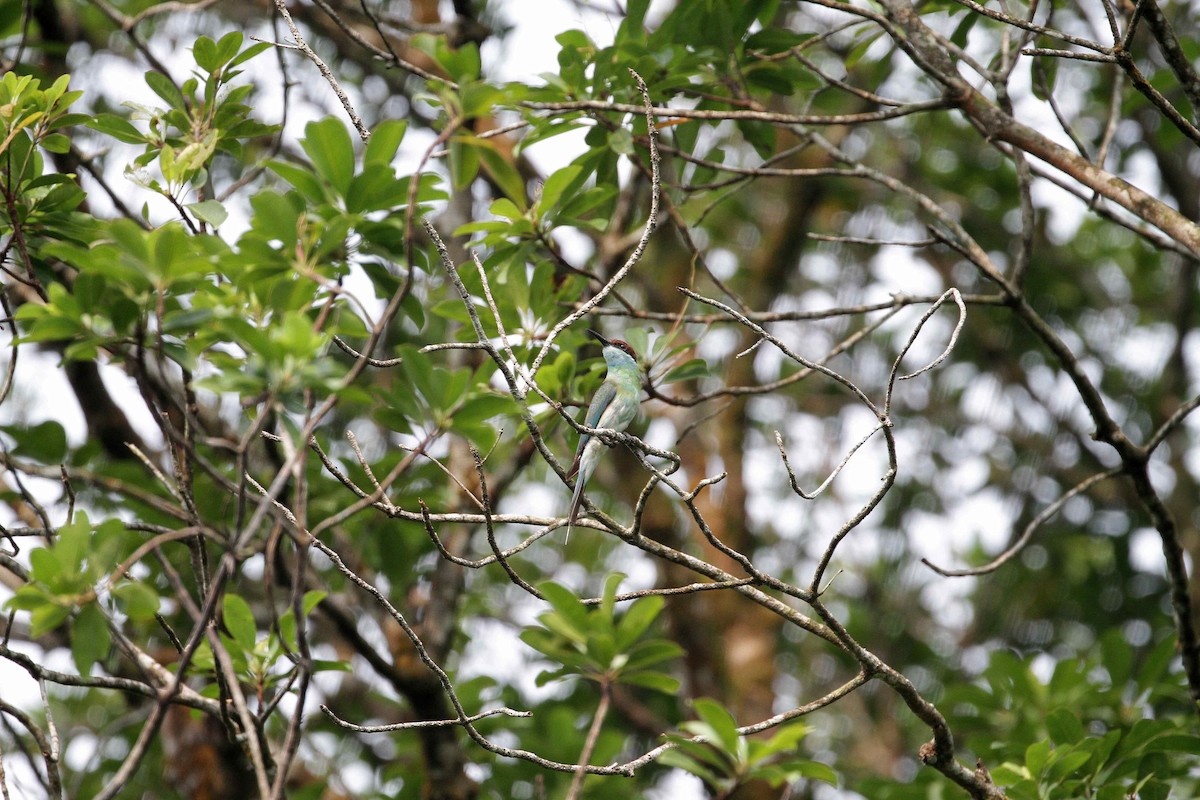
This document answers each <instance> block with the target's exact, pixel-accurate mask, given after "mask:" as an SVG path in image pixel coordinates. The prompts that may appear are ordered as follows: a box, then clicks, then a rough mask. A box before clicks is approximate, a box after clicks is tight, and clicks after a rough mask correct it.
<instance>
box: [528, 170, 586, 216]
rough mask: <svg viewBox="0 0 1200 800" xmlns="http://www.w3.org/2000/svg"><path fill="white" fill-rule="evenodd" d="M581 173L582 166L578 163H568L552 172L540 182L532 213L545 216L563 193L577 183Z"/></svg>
mask: <svg viewBox="0 0 1200 800" xmlns="http://www.w3.org/2000/svg"><path fill="white" fill-rule="evenodd" d="M581 175H583V167H581V166H580V165H578V164H568V165H567V166H565V167H563V168H562V169H559V170H556V171H554V172H552V173H551V174H550V177H548V178H546V182H545V183H543V184H542V191H541V194H539V195H538V198H537V202H536V203H534V213H535V214H536V215H537V216H538V217H544V216H546V214H547V213H549V211H550V210H551V209H553V208H554V207H555V206H556V205H558V202H559V200H561V199H562V197H563V195H564V194H565V193H566V192H567V191H568V190H569V189H571V188H572V187H573V186H576V185H577V181H580V180H581V177H580V176H581Z"/></svg>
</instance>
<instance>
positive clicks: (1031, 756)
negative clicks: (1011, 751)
mask: <svg viewBox="0 0 1200 800" xmlns="http://www.w3.org/2000/svg"><path fill="white" fill-rule="evenodd" d="M1051 750H1052V747H1051V745H1050V742H1048V741H1045V740H1043V741H1040V742H1034V743H1033V744H1031V745H1029V747H1027V748H1025V768H1026V769H1028V770H1029V774H1031V775H1034V776H1037V775H1041V774H1042V770H1044V769H1045V768H1046V763H1047V762H1048V761H1049V760H1050V752H1051Z"/></svg>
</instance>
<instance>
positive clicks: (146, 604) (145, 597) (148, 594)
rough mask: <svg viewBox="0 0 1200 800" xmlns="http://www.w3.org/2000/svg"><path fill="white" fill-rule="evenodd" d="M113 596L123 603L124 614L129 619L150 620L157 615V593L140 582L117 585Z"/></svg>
mask: <svg viewBox="0 0 1200 800" xmlns="http://www.w3.org/2000/svg"><path fill="white" fill-rule="evenodd" d="M113 594H114V595H116V596H117V597H118V598H119V599H120V600H121V601H123V605H124V609H125V613H126V614H128V615H129V617H130V619H135V620H142V621H144V620H151V619H154V615H155V614H157V613H158V608H159V602H160V601H159V597H158V592H156V591H154V589H152V588H151V587H150V586H148V585H147V584H146V583H144V582H142V581H130V582H127V583H122V584H119V585H118V586H116V587H115V588H114V589H113Z"/></svg>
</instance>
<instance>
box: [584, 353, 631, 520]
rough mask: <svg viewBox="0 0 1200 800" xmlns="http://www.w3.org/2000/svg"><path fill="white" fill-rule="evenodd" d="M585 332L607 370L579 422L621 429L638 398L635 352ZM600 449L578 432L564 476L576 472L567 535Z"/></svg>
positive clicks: (595, 441)
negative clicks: (596, 344) (598, 347)
mask: <svg viewBox="0 0 1200 800" xmlns="http://www.w3.org/2000/svg"><path fill="white" fill-rule="evenodd" d="M588 333H590V334H591V335H592V336H593V337H595V339H596V340H597V341H599V342H600V345H601V347H602V348H603V351H602V352H603V353H604V362H605V363H606V364H608V374H607V375H606V376H605V377H604V383H602V384H601V385H600V388H599V389H597V390H596V396H595V397H593V398H592V404H591V405H590V406H588V410H587V415H586V416H585V417H584V418H583V424H584V425H586V426H587V427H589V428H608V429H609V430H614V431H623V430H625V428H627V427H629V423H631V422H633V418H634V417H636V416H637V413H638V405H639V402H640V400H641V394H642V374H641V370H640V369H639V367H638V362H637V353H635V352H634V351H633V348H632V347H630V346H629V343H628V342H623V341H621V340H620V339H606V338H604V337H603V336H601V335H600V334H599V333H596V331H593V330H589V331H588ZM604 450H605V444H604V442H602V441H601V440H600V439H598V438H596V437H593V436H592V435H591V434H588V433H584V434H580V436H579V448H578V449H577V450H576V451H575V462H574V463H573V464H572V465H571V469H570V471H569V472H568V473H567V477H568V478H569V477H571V476H572V475H575V476H576V478H575V494H574V495H572V497H571V511H570V513H569V514H568V515H567V536H570V535H571V526H572V525H574V524H575V518H576V517H577V516H578V515H579V504H580V502H581V501H582V500H583V487H584V484H586V483H587V482H588V478H590V477H592V472H593V471H595V469H596V464H597V463H598V462H599V461H600V456H601V455H603V453H604Z"/></svg>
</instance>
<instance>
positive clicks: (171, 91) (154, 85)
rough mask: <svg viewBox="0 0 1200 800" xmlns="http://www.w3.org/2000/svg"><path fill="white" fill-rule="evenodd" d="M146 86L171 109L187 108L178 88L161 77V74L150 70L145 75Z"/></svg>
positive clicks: (166, 78) (168, 79) (167, 79)
mask: <svg viewBox="0 0 1200 800" xmlns="http://www.w3.org/2000/svg"><path fill="white" fill-rule="evenodd" d="M145 77H146V85H147V86H149V87H150V88H151V89H152V90H153V91H154V93H155V94H156V95H158V96H159V97H161V98H162V99H163V100H165V101H166V102H167V104H168V105H170V106H171V107H173V108H178V109H183V108H185V107H186V106H187V102H186V101H185V100H184V98H183V93H182V92H181V91H179V87H178V86H176V85H175V84H174V82H173V81H172V80H171V79H170V78H168V77H167V76H166V75H163V74H162V73H161V72H156V71H154V70H150V71H149V72H147V73H146V76H145Z"/></svg>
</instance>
